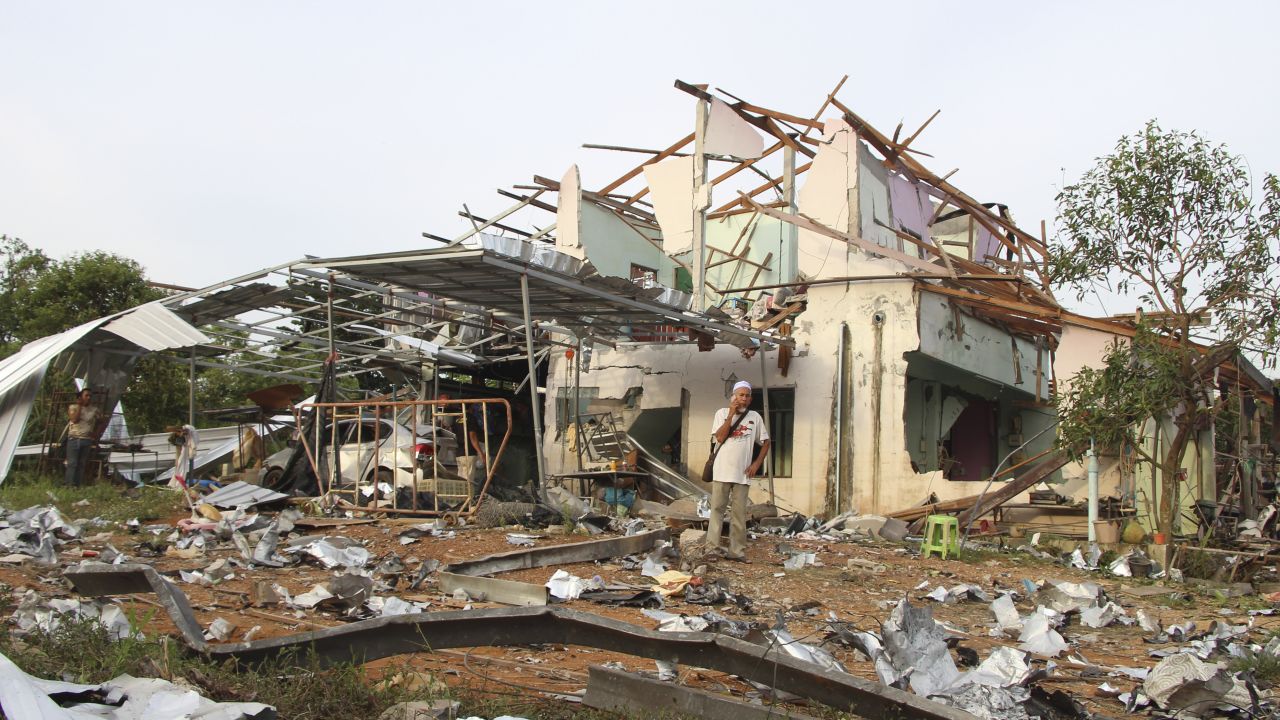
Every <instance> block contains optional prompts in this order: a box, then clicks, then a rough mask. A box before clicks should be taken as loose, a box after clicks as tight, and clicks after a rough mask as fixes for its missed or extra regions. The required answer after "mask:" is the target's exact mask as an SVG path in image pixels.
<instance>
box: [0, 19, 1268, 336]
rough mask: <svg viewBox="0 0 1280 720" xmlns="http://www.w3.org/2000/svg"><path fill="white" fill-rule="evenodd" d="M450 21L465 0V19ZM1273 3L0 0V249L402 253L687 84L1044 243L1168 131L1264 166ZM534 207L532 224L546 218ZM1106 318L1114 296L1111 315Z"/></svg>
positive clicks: (669, 129)
mask: <svg viewBox="0 0 1280 720" xmlns="http://www.w3.org/2000/svg"><path fill="white" fill-rule="evenodd" d="M463 5H466V6H465V7H463ZM1278 20H1280V4H1275V3H1264V2H1255V3H1215V4H1212V5H1206V4H1204V3H1196V4H1191V3H1176V2H1159V3H1156V2H1151V3H1140V2H1124V3H1116V2H1099V3H1084V2H1074V3H1054V4H1053V6H1052V7H1049V6H1048V4H1046V3H1028V2H1009V3H982V2H969V3H949V2H938V3H910V4H908V3H903V2H893V3H889V2H880V3H874V4H871V3H836V2H824V3H807V2H789V3H779V2H745V1H738V2H732V3H698V2H688V1H687V0H686V1H685V2H679V3H668V2H656V1H653V0H651V1H650V2H645V3H613V2H592V3H585V2H584V3H548V2H544V3H530V2H522V3H514V2H513V3H507V2H487V3H471V4H464V3H447V4H446V3H439V4H437V3H428V2H363V3H353V2H343V3H339V2H320V1H316V0H308V1H306V2H300V1H299V2H261V1H254V2H231V1H228V0H220V1H219V2H206V3H202V4H197V3H175V2H171V1H169V2H114V3H108V2H100V1H96V2H56V1H52V0H50V1H41V2H36V1H31V2H16V1H15V0H0V233H3V234H8V235H16V236H19V237H21V238H23V239H24V240H26V241H27V242H28V243H29V244H31V245H33V246H35V247H39V248H42V249H44V250H45V251H46V252H48V253H49V254H51V255H54V256H57V257H62V256H65V255H68V254H70V253H74V252H80V251H85V250H93V249H103V250H109V251H111V252H115V253H119V254H121V255H125V256H128V257H132V258H134V259H136V260H138V261H139V262H141V263H142V264H143V265H144V266H145V267H146V269H147V272H148V274H149V276H150V277H151V278H152V279H154V280H158V281H162V282H169V283H176V284H180V285H192V286H200V285H205V284H209V283H213V282H216V281H218V280H221V279H225V278H230V277H233V276H236V275H240V274H243V273H245V272H248V271H250V270H253V269H257V268H260V267H265V266H268V265H274V264H277V263H281V262H284V261H287V260H291V259H294V258H297V257H300V256H302V255H307V254H309V255H319V256H331V255H345V254H355V253H365V252H378V251H392V250H405V249H412V248H416V247H422V246H423V241H422V238H421V235H420V233H421V231H423V230H427V231H429V232H432V233H435V234H439V235H453V234H456V233H458V232H460V231H461V230H463V229H464V228H465V227H466V223H465V221H464V220H462V219H461V218H459V217H458V216H457V215H456V213H457V211H458V210H459V209H460V208H461V205H462V203H464V202H465V203H467V204H468V206H469V207H470V208H471V210H472V211H474V212H476V213H478V214H481V215H484V214H486V213H493V212H497V211H498V210H501V209H502V208H504V207H506V206H507V205H509V204H510V203H509V201H507V200H505V199H504V198H501V197H499V196H498V195H497V194H496V193H495V192H494V188H497V187H509V186H510V185H511V184H513V183H528V182H530V180H531V177H532V175H533V174H535V173H538V174H542V175H547V176H550V177H555V178H558V177H560V175H561V174H562V173H563V172H564V170H565V169H566V168H567V167H568V166H569V165H570V164H571V163H578V164H579V165H580V166H581V168H582V173H583V181H584V184H585V185H587V186H588V187H598V186H599V185H601V184H603V183H604V182H607V181H608V180H610V179H612V177H613V176H615V175H617V174H619V173H620V172H621V171H622V170H623V169H625V166H628V165H630V164H632V163H634V162H635V161H636V159H637V156H621V157H619V155H618V154H617V153H606V152H601V151H596V150H585V149H582V148H581V147H580V146H581V144H582V143H612V144H626V145H632V146H642V147H660V146H665V145H666V144H669V143H670V142H671V141H673V140H674V139H676V138H679V137H681V136H682V135H684V134H686V133H688V132H690V131H691V130H692V119H693V109H692V104H693V101H692V99H691V98H690V97H689V96H687V95H685V94H684V93H681V92H679V91H677V90H675V89H674V88H673V87H672V82H673V81H674V80H675V79H676V78H680V79H683V80H686V81H689V82H695V83H696V82H706V83H710V84H712V85H713V86H718V87H723V88H725V89H727V90H729V91H731V92H733V93H735V94H737V95H740V96H743V97H745V98H747V99H749V100H751V101H753V102H756V103H759V104H761V105H765V106H769V107H773V108H776V109H780V110H784V111H788V112H793V113H796V114H810V113H812V112H814V111H816V110H817V107H818V105H819V104H820V103H821V102H822V99H823V98H824V97H825V95H826V93H827V92H829V91H830V89H831V88H832V87H833V86H834V85H835V83H836V82H837V81H838V80H839V78H840V76H841V75H843V74H846V73H847V74H848V75H849V76H850V78H849V81H848V82H847V83H846V84H845V86H844V88H843V90H842V91H841V93H840V98H841V99H842V100H843V101H844V102H845V103H846V104H848V105H849V106H851V107H852V108H853V109H854V110H856V111H857V112H859V113H860V114H861V115H862V116H863V117H865V118H866V119H867V120H869V121H870V122H872V123H873V124H876V125H877V126H879V127H880V128H881V129H882V130H884V131H886V132H891V131H892V129H893V127H894V126H895V125H896V124H897V123H898V122H899V121H904V122H905V124H906V126H907V127H906V131H908V132H909V131H910V130H911V129H914V127H916V126H918V125H919V124H920V123H921V122H923V121H924V120H925V119H926V118H927V117H928V116H929V114H930V113H932V112H933V111H934V110H936V109H939V108H940V109H941V110H942V115H941V116H939V117H938V119H937V120H935V121H934V122H933V124H932V125H931V126H930V127H929V128H928V129H927V130H926V131H925V133H924V134H923V135H922V136H921V138H920V139H919V140H917V141H916V142H915V143H913V146H914V147H917V148H919V149H921V150H924V151H927V152H929V153H931V154H933V155H934V156H935V158H934V159H928V158H925V159H924V162H925V163H926V164H927V165H928V166H929V167H930V168H931V169H933V170H935V171H936V172H938V173H939V174H942V173H945V172H947V171H949V170H950V169H952V168H956V167H958V168H959V169H960V171H959V172H958V173H957V174H956V175H954V176H953V177H952V178H951V180H952V182H954V183H955V184H957V185H958V186H959V187H961V188H963V189H965V190H966V191H968V192H969V193H970V194H971V195H973V196H975V197H976V198H978V199H979V200H983V201H1000V202H1005V203H1008V204H1009V205H1010V206H1011V208H1012V210H1013V212H1014V215H1015V217H1016V219H1017V220H1018V222H1019V224H1021V225H1022V226H1023V227H1025V228H1026V229H1028V230H1031V231H1033V232H1038V228H1039V222H1040V220H1041V219H1046V220H1049V221H1050V224H1051V225H1052V221H1053V216H1054V202H1053V198H1054V195H1055V193H1056V192H1057V190H1058V188H1059V187H1061V185H1062V183H1063V181H1064V178H1065V179H1066V180H1067V181H1068V182H1069V181H1070V180H1072V179H1074V178H1076V177H1078V175H1079V174H1080V173H1081V172H1082V171H1083V170H1084V169H1086V168H1087V167H1088V166H1089V165H1090V164H1091V161H1092V159H1093V158H1094V157H1096V156H1098V155H1100V154H1103V153H1105V152H1107V151H1108V150H1109V149H1110V148H1111V147H1112V146H1113V145H1114V143H1115V141H1116V140H1117V139H1118V138H1119V137H1120V136H1121V135H1122V134H1125V133H1131V132H1134V131H1137V130H1138V129H1139V128H1141V126H1142V124H1143V123H1144V122H1145V121H1146V120H1147V119H1149V118H1153V117H1154V118H1158V119H1159V120H1160V121H1161V123H1162V124H1163V125H1164V126H1165V127H1166V128H1179V129H1195V130H1198V131H1200V132H1201V133H1203V134H1204V135H1206V136H1207V137H1209V138H1210V139H1212V140H1214V141H1217V142H1223V143H1226V144H1228V145H1229V146H1230V147H1231V149H1232V150H1234V151H1235V152H1237V153H1240V154H1243V155H1245V156H1247V157H1248V159H1249V161H1250V164H1251V166H1252V168H1253V171H1254V173H1255V176H1258V177H1260V176H1261V175H1262V173H1263V172H1266V171H1271V172H1280V141H1277V139H1276V136H1275V133H1274V128H1275V126H1276V117H1277V112H1276V110H1277V104H1278V102H1280V100H1277V98H1278V97H1280V93H1277V92H1276V84H1277V83H1276V70H1277V65H1278V63H1277V60H1276V51H1275V49H1274V41H1275V38H1274V31H1275V28H1276V27H1277V21H1278ZM549 217H550V216H548V218H549ZM1105 309H1106V310H1107V311H1109V312H1118V311H1121V310H1123V309H1124V308H1105Z"/></svg>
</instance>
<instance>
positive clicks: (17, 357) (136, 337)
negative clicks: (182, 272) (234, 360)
mask: <svg viewBox="0 0 1280 720" xmlns="http://www.w3.org/2000/svg"><path fill="white" fill-rule="evenodd" d="M99 330H106V331H109V332H111V333H112V334H113V335H115V336H116V337H119V338H123V339H124V340H127V341H128V342H130V343H133V344H134V345H136V346H138V347H140V348H143V349H145V350H150V351H156V350H165V349H168V348H177V347H187V346H190V345H196V344H199V343H207V342H209V338H208V337H207V336H206V335H205V334H204V333H202V332H200V331H199V330H196V329H195V328H193V327H191V325H189V324H188V323H187V322H186V321H184V320H183V319H182V318H180V317H178V316H177V315H174V314H173V312H171V311H170V310H168V309H167V308H165V307H164V306H162V305H160V304H159V303H156V302H153V303H147V304H146V305H140V306H138V307H136V308H132V309H130V310H126V311H125V312H122V313H117V314H115V315H109V316H107V317H104V318H98V319H97V320H91V321H89V322H87V323H85V324H83V325H79V326H77V327H74V328H71V329H70V330H67V331H65V332H61V333H58V334H57V335H50V336H48V337H43V338H40V339H39V340H33V341H32V342H29V343H27V344H26V345H24V346H23V347H22V349H21V350H19V351H18V352H16V353H14V354H13V355H10V356H9V357H7V358H5V359H4V360H0V481H2V480H3V478H4V477H5V476H6V475H8V474H9V466H10V464H11V463H12V462H13V453H14V451H15V450H16V449H17V447H18V442H19V441H20V440H21V438H22V429H23V428H24V427H25V426H26V424H27V417H28V416H29V415H30V414H31V404H32V403H33V402H34V401H35V397H36V392H37V391H38V390H39V389H40V383H41V381H43V380H44V375H45V372H46V371H47V370H48V369H49V364H50V363H52V362H53V361H54V360H55V359H56V358H58V356H60V355H62V354H63V353H65V352H67V351H69V350H75V349H77V348H88V347H92V346H93V345H94V344H95V337H94V334H95V333H96V332H97V331H99ZM103 340H106V338H104V337H102V336H101V335H98V336H97V341H103ZM112 341H113V342H117V344H118V341H115V340H114V338H113V339H112Z"/></svg>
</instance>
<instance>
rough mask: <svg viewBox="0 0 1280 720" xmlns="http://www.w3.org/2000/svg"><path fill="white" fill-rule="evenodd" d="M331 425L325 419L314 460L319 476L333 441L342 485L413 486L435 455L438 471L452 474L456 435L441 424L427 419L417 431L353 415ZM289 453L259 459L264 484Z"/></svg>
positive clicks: (281, 469)
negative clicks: (319, 452) (428, 422)
mask: <svg viewBox="0 0 1280 720" xmlns="http://www.w3.org/2000/svg"><path fill="white" fill-rule="evenodd" d="M334 430H335V427H334V424H333V423H329V424H328V425H325V426H324V429H323V430H322V431H321V432H322V433H323V440H322V442H323V443H324V444H325V452H324V453H323V454H322V455H321V456H320V457H319V458H317V461H318V464H319V466H320V467H319V471H320V472H319V475H320V477H321V478H322V479H324V478H327V477H328V475H329V473H330V471H329V468H330V467H331V465H332V463H333V459H334V458H333V456H334V448H335V447H336V448H337V461H338V468H339V472H340V477H341V480H340V483H341V484H343V485H357V484H361V483H370V482H377V483H386V484H392V483H394V486H395V487H409V488H412V487H415V486H416V485H415V481H416V480H421V479H423V478H424V477H425V478H430V477H432V465H431V463H432V462H433V461H434V463H435V466H436V469H435V471H436V473H437V474H439V475H441V476H443V477H456V475H455V473H454V470H453V468H456V466H457V453H458V441H457V438H455V437H454V435H453V433H451V432H449V431H448V430H445V429H443V428H438V427H435V426H433V425H428V426H426V427H424V428H420V430H421V434H419V435H417V436H415V435H414V434H413V432H412V431H411V430H409V428H407V427H405V426H404V425H401V424H399V423H395V422H392V421H390V420H386V419H381V420H379V419H374V418H364V419H354V418H353V419H351V420H340V421H338V423H337V427H336V430H337V434H336V435H335V434H334ZM307 443H308V445H309V446H311V447H312V448H314V447H315V444H316V438H315V437H314V436H312V437H308V438H307ZM292 454H293V448H292V447H287V448H285V449H283V450H281V451H280V452H277V453H275V454H274V455H271V456H270V457H268V458H267V459H266V461H265V462H263V464H262V475H261V482H262V484H263V485H264V486H266V487H273V486H274V485H275V484H276V482H277V481H278V480H279V478H280V475H281V474H282V473H283V472H284V466H285V465H286V464H287V463H288V462H289V456H290V455H292Z"/></svg>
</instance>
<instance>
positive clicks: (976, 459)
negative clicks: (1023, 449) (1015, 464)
mask: <svg viewBox="0 0 1280 720" xmlns="http://www.w3.org/2000/svg"><path fill="white" fill-rule="evenodd" d="M998 409H999V406H998V405H996V403H993V402H989V401H987V400H983V399H981V398H970V399H969V401H968V403H967V404H966V405H965V406H964V409H963V410H961V411H960V413H959V415H958V417H957V418H956V420H955V422H954V423H952V425H951V428H950V430H948V431H947V433H946V435H945V436H944V437H943V438H942V443H941V445H942V449H941V457H940V460H941V465H942V472H943V475H944V476H945V477H946V478H947V479H948V480H986V479H987V478H988V477H990V476H991V473H992V471H993V470H995V464H996V460H995V454H996V414H997V412H998Z"/></svg>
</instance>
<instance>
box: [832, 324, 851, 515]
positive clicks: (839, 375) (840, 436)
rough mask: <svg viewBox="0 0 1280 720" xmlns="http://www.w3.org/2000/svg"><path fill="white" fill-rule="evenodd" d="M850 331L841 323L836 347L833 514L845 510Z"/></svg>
mask: <svg viewBox="0 0 1280 720" xmlns="http://www.w3.org/2000/svg"><path fill="white" fill-rule="evenodd" d="M848 332H849V323H847V322H842V323H840V345H839V347H838V348H837V349H836V478H835V481H836V492H835V512H833V513H832V515H839V514H840V513H842V512H844V510H843V509H842V508H841V506H840V484H841V480H842V477H841V471H842V470H843V469H844V462H843V461H844V363H845V352H846V350H845V341H844V336H845V334H846V333H848Z"/></svg>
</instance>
